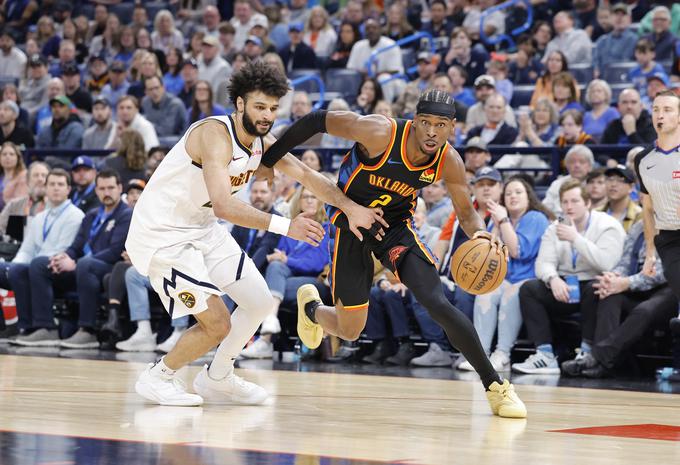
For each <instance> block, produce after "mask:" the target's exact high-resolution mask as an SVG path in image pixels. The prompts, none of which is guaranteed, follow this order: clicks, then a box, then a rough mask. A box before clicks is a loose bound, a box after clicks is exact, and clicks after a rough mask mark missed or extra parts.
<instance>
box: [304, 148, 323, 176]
mask: <svg viewBox="0 0 680 465" xmlns="http://www.w3.org/2000/svg"><path fill="white" fill-rule="evenodd" d="M300 161H301V162H302V163H304V164H305V165H307V166H308V167H309V168H311V169H313V170H314V171H318V172H319V173H321V172H322V171H323V170H324V169H323V160H322V159H321V155H319V153H318V152H317V151H316V150H312V149H307V150H305V151H304V152H303V153H302V156H300Z"/></svg>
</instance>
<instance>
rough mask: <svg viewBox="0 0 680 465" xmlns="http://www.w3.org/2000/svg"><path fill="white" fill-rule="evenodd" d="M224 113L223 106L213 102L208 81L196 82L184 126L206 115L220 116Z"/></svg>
mask: <svg viewBox="0 0 680 465" xmlns="http://www.w3.org/2000/svg"><path fill="white" fill-rule="evenodd" d="M225 114H226V110H225V109H224V107H222V106H220V105H217V104H215V103H213V93H212V87H210V83H209V82H208V81H198V82H197V83H196V87H195V92H194V100H193V102H191V107H189V109H188V111H187V121H186V126H189V125H191V124H193V123H195V122H196V121H199V120H201V119H203V118H207V117H208V116H222V115H225Z"/></svg>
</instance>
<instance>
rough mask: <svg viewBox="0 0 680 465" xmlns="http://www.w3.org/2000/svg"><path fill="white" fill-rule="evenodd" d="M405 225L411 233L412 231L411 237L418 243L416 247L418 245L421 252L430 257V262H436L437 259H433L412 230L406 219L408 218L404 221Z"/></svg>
mask: <svg viewBox="0 0 680 465" xmlns="http://www.w3.org/2000/svg"><path fill="white" fill-rule="evenodd" d="M406 227H407V228H408V229H409V231H411V233H413V237H414V238H415V240H416V243H417V244H418V247H420V250H422V251H423V253H424V254H425V256H426V257H427V258H429V259H430V261H431V262H432V264H433V265H435V264H436V263H437V260H435V258H434V257H433V256H432V254H431V253H430V252H429V251H428V250H427V247H425V244H423V243H422V242H421V241H420V238H419V237H418V234H417V233H416V232H415V231H414V230H413V228H412V227H411V224H410V221H408V220H407V221H406Z"/></svg>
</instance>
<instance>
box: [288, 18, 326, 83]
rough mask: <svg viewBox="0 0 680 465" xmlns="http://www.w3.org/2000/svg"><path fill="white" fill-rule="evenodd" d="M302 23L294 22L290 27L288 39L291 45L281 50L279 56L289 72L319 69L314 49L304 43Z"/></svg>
mask: <svg viewBox="0 0 680 465" xmlns="http://www.w3.org/2000/svg"><path fill="white" fill-rule="evenodd" d="M303 30H304V26H303V24H302V23H297V22H293V23H290V24H289V25H288V37H289V39H290V43H289V45H288V46H287V47H284V48H280V49H279V55H281V59H282V60H283V64H284V66H285V67H286V71H287V72H289V73H290V72H291V71H292V70H294V69H313V68H316V67H317V62H316V54H315V53H314V49H313V48H312V47H310V46H309V45H307V44H306V43H304V42H303V40H302V38H303V35H302V32H303Z"/></svg>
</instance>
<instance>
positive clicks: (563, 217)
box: [557, 215, 571, 225]
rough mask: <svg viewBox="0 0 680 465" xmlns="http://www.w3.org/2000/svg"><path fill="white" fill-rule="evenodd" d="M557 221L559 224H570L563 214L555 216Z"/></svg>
mask: <svg viewBox="0 0 680 465" xmlns="http://www.w3.org/2000/svg"><path fill="white" fill-rule="evenodd" d="M557 222H558V223H560V224H566V225H570V224H571V220H570V219H569V217H568V216H563V215H559V216H558V217H557Z"/></svg>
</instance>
